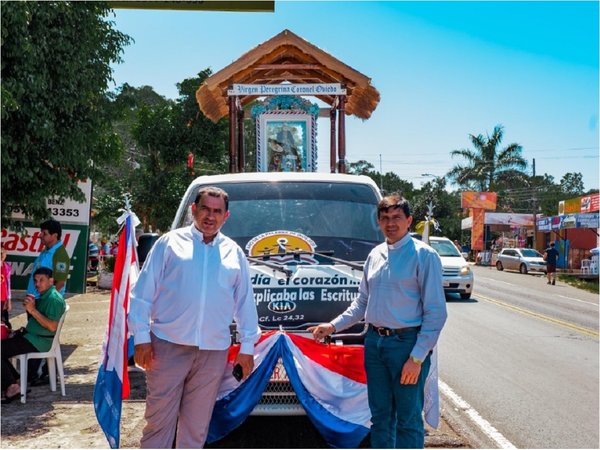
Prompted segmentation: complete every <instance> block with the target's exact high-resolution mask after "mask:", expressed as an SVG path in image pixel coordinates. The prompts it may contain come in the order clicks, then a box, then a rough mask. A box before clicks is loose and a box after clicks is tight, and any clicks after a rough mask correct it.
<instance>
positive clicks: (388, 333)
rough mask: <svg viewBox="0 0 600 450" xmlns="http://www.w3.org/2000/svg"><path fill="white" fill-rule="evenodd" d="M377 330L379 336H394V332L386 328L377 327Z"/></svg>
mask: <svg viewBox="0 0 600 450" xmlns="http://www.w3.org/2000/svg"><path fill="white" fill-rule="evenodd" d="M375 329H376V330H377V334H379V336H385V337H387V336H391V335H392V330H390V329H389V328H386V327H377V328H375Z"/></svg>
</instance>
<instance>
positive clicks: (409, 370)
mask: <svg viewBox="0 0 600 450" xmlns="http://www.w3.org/2000/svg"><path fill="white" fill-rule="evenodd" d="M420 373H421V364H417V363H416V362H414V361H413V360H412V359H411V358H408V360H407V361H406V362H405V363H404V366H402V374H401V375H400V384H417V381H418V380H419V374H420Z"/></svg>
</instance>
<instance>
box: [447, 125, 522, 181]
mask: <svg viewBox="0 0 600 450" xmlns="http://www.w3.org/2000/svg"><path fill="white" fill-rule="evenodd" d="M503 135H504V127H503V126H502V125H496V126H495V127H494V132H493V133H492V135H491V136H489V135H488V136H485V137H484V136H482V135H481V134H480V135H478V136H475V135H473V134H470V135H469V138H470V139H471V142H472V144H473V147H474V149H473V150H471V149H460V150H452V152H451V153H450V155H451V156H452V157H453V158H454V157H455V156H461V157H462V158H464V159H465V164H457V165H456V166H454V167H453V168H452V169H451V170H450V171H449V172H448V173H447V174H446V176H447V177H448V178H449V179H450V181H452V182H453V183H454V184H457V185H458V186H460V187H461V188H465V189H474V190H478V191H480V192H486V191H494V190H498V189H501V188H502V187H505V186H508V183H510V184H514V183H515V182H522V181H524V180H526V179H527V174H526V173H525V169H526V168H527V161H526V160H525V159H524V158H523V156H521V152H522V151H523V148H522V147H521V146H520V145H519V144H510V145H508V146H507V147H504V148H503V149H499V146H500V143H501V142H502V137H503Z"/></svg>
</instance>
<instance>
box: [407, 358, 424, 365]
mask: <svg viewBox="0 0 600 450" xmlns="http://www.w3.org/2000/svg"><path fill="white" fill-rule="evenodd" d="M410 359H411V360H412V362H414V363H415V364H418V365H419V366H420V365H421V364H423V360H421V359H418V358H415V357H414V356H411V357H410Z"/></svg>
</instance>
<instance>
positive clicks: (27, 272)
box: [2, 179, 92, 293]
mask: <svg viewBox="0 0 600 450" xmlns="http://www.w3.org/2000/svg"><path fill="white" fill-rule="evenodd" d="M78 186H79V189H81V190H82V191H83V193H84V195H85V202H78V201H75V200H73V199H70V198H65V199H64V200H59V199H56V198H48V199H47V200H46V205H47V207H48V212H49V213H50V215H51V216H52V218H53V219H55V220H57V221H58V222H60V224H61V227H62V236H61V240H62V243H63V245H64V246H65V248H66V249H67V253H68V254H69V257H70V258H71V267H70V269H69V279H68V280H67V289H66V292H68V293H83V292H85V285H86V275H87V251H88V245H87V244H88V242H87V241H88V236H89V224H90V207H91V203H92V181H91V180H89V179H88V180H87V181H80V182H79V183H78ZM12 218H13V219H17V220H24V219H25V215H24V214H22V213H13V215H12ZM24 226H25V232H24V233H17V232H16V231H14V230H11V229H7V228H3V229H2V243H3V244H4V248H5V249H6V250H7V254H8V256H7V258H6V259H7V261H8V262H10V263H11V264H12V271H11V287H12V289H23V290H24V289H27V284H28V282H29V277H30V276H31V272H32V270H33V263H34V261H35V259H36V258H37V257H38V256H39V254H40V253H41V252H42V250H43V249H44V244H43V242H42V241H41V239H40V229H39V224H34V223H32V222H24Z"/></svg>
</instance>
